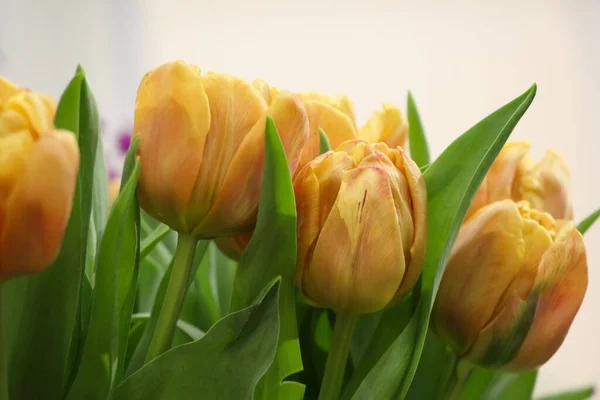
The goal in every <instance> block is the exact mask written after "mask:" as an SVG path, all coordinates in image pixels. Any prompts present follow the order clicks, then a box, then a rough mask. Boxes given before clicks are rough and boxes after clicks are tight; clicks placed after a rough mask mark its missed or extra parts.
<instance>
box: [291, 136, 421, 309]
mask: <svg viewBox="0 0 600 400" xmlns="http://www.w3.org/2000/svg"><path fill="white" fill-rule="evenodd" d="M294 191H295V193H296V206H297V213H298V262H297V266H296V276H295V280H296V284H297V286H298V287H299V288H300V290H301V292H302V293H303V295H304V296H305V297H306V298H307V299H309V300H310V301H312V302H313V303H315V304H316V305H318V306H322V307H330V308H332V309H334V310H335V311H349V312H353V313H367V312H375V311H378V310H380V309H382V308H383V307H385V306H386V305H387V304H388V303H389V302H390V301H391V300H392V299H394V298H396V297H401V296H403V295H405V294H406V293H408V292H409V291H410V290H411V289H412V287H413V286H414V284H415V282H416V281H417V279H418V277H419V275H420V273H421V268H422V264H423V259H424V254H425V232H426V192H425V184H424V180H423V178H422V176H421V173H420V171H419V168H418V167H417V166H416V165H415V163H414V162H413V161H412V160H411V159H410V158H409V157H408V156H407V155H406V154H405V153H404V151H403V150H402V149H401V148H398V149H390V148H389V147H388V146H387V145H386V144H384V143H378V144H375V145H371V144H368V143H366V142H364V141H361V140H353V141H348V142H345V143H343V144H342V145H341V146H339V147H338V148H337V149H336V150H335V151H329V152H327V153H325V154H323V155H321V156H319V157H317V158H316V159H315V160H313V161H311V162H309V163H308V164H306V165H305V166H304V167H303V168H302V170H300V172H299V173H298V174H297V175H296V177H295V178H294Z"/></svg>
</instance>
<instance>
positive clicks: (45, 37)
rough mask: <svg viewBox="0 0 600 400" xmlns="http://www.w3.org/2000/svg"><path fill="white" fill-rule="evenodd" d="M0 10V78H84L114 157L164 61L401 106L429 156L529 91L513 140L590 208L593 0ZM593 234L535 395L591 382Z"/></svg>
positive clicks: (36, 81)
mask: <svg viewBox="0 0 600 400" xmlns="http://www.w3.org/2000/svg"><path fill="white" fill-rule="evenodd" d="M82 3H84V2H80V1H75V0H56V1H46V2H44V1H33V0H0V21H1V23H0V74H2V75H6V76H8V77H9V78H11V79H13V80H14V81H16V82H17V83H19V84H21V85H26V86H29V87H33V88H36V89H40V90H45V91H47V92H49V93H51V94H53V95H55V96H58V95H59V93H60V92H61V90H62V89H63V88H64V86H65V84H66V83H67V82H68V80H69V79H70V76H71V75H72V73H73V71H74V69H75V66H76V64H77V63H81V64H82V65H83V66H84V68H85V69H86V71H87V73H88V76H89V79H90V82H91V84H92V86H93V89H94V92H95V94H96V96H97V99H98V102H99V105H100V108H101V113H102V115H103V118H104V121H105V128H106V132H107V137H106V138H105V140H106V145H107V147H110V148H112V147H114V145H113V142H114V136H115V134H116V132H117V131H118V130H119V129H122V128H126V127H128V126H129V124H130V123H131V120H132V108H133V103H134V99H135V91H136V88H137V85H138V83H139V80H140V78H141V76H142V75H143V73H144V72H146V71H147V70H148V69H150V68H152V67H154V66H156V65H158V64H159V63H162V62H165V61H167V60H172V59H175V58H181V59H184V60H186V61H188V62H194V63H197V64H198V65H199V66H200V67H201V68H202V69H203V70H204V71H209V70H216V71H221V72H230V73H234V74H237V75H240V76H242V77H244V78H247V79H254V78H255V77H262V78H265V79H268V80H269V81H270V82H272V83H273V84H275V85H278V86H282V87H287V88H289V89H292V90H310V89H316V90H320V91H323V92H329V93H332V94H333V93H338V92H344V93H347V94H348V95H350V96H351V97H352V98H353V99H354V101H355V105H356V109H357V117H358V119H359V120H364V119H366V118H367V117H368V116H369V114H370V112H371V111H372V110H374V109H376V108H377V107H379V105H380V103H382V102H383V101H392V102H395V103H397V104H399V105H401V106H403V107H404V105H405V96H406V91H407V90H408V89H411V90H412V91H413V93H414V95H415V97H416V99H417V102H418V105H419V107H420V110H421V113H422V117H423V119H424V122H425V125H426V128H427V131H428V133H429V137H430V141H431V147H432V151H433V153H434V154H436V155H437V154H439V152H440V151H441V150H442V149H443V148H444V147H445V146H446V145H448V144H449V143H450V142H451V141H452V140H453V138H455V137H456V136H457V135H458V134H460V133H461V132H463V131H464V130H466V129H467V128H468V127H470V126H471V125H472V124H474V123H475V122H477V121H478V120H479V119H481V118H482V117H484V116H485V115H487V114H488V113H490V112H491V111H493V110H494V109H496V108H497V107H499V106H500V105H502V104H504V103H505V102H507V101H509V100H511V99H512V98H514V97H516V96H517V95H518V94H520V93H522V92H523V91H525V90H526V89H527V88H528V87H529V85H530V84H531V83H533V82H537V83H538V85H539V91H538V95H537V98H536V100H535V102H534V104H533V106H532V107H531V109H530V111H529V112H528V113H527V114H526V116H525V117H524V119H523V120H522V122H521V123H520V124H519V126H518V127H517V129H516V131H515V133H514V137H517V138H528V139H529V140H531V142H532V144H533V148H534V154H535V155H536V156H539V157H541V156H542V154H543V152H544V151H545V149H546V148H548V147H555V148H558V149H560V150H561V151H562V153H563V154H564V155H565V157H566V159H567V160H568V162H569V163H570V166H571V171H572V175H573V192H574V197H575V210H576V215H577V217H578V218H582V217H584V216H585V215H587V214H588V213H590V212H591V211H593V210H594V208H595V207H598V206H600V186H599V185H598V182H599V181H598V177H597V171H598V165H599V164H600V158H599V157H598V145H599V144H600V141H599V139H598V134H599V133H600V119H599V118H598V109H599V108H600V79H599V73H600V44H599V42H598V40H599V39H600V25H598V22H597V21H598V18H599V17H600V2H596V1H593V0H589V1H585V0H579V1H562V2H561V1H539V2H524V1H518V0H516V1H507V0H504V1H498V2H496V4H495V5H492V4H491V2H483V1H478V0H472V1H454V2H441V1H440V2H436V3H434V2H426V1H392V0H369V1H358V0H346V1H343V0H341V1H318V0H302V1H291V0H282V1H275V0H273V1H243V0H222V1H218V2H217V1H213V2H210V1H206V0H194V1H169V2H167V1H164V2H163V1H159V0H148V1H117V0H115V1H103V2H101V1H99V2H89V4H82ZM599 241H600V226H596V227H595V228H594V229H592V230H591V231H590V232H589V233H588V234H587V235H586V242H587V246H588V252H589V266H590V281H591V283H590V286H589V289H588V293H587V297H586V299H585V302H584V305H583V308H582V310H581V312H580V314H579V316H578V317H577V319H576V321H575V323H574V324H573V327H572V329H571V332H570V334H569V336H568V338H567V340H566V342H565V344H564V345H563V347H562V348H561V350H560V351H559V352H558V354H557V355H556V356H555V357H554V358H553V359H552V360H551V361H550V362H549V363H548V364H547V365H546V366H545V367H544V368H543V369H542V373H541V376H540V379H539V387H538V391H539V393H547V392H550V391H554V390H558V389H562V388H567V387H571V386H574V385H583V384H587V383H591V382H595V383H596V384H599V383H600V365H599V363H598V360H600V339H599V338H598V333H597V332H598V329H599V328H600V320H599V318H598V315H599V312H600V270H599V268H600V248H599V247H598V243H599Z"/></svg>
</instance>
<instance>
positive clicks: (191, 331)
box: [131, 313, 205, 340]
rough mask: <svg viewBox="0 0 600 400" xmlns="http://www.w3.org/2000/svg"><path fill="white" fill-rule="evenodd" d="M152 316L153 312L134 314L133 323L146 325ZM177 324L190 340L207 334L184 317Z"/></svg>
mask: <svg viewBox="0 0 600 400" xmlns="http://www.w3.org/2000/svg"><path fill="white" fill-rule="evenodd" d="M151 316H152V314H151V313H138V314H133V315H132V316H131V323H132V324H139V325H145V324H147V323H148V321H149V320H150V318H151ZM140 322H141V324H140ZM175 324H176V326H177V329H179V330H180V331H181V332H182V333H184V334H185V335H187V337H188V338H189V339H190V340H198V339H201V338H202V337H203V336H204V335H205V333H204V332H203V331H202V330H200V329H199V328H198V327H196V326H194V325H193V324H190V323H189V322H186V321H184V320H182V319H178V320H177V322H176V323H175Z"/></svg>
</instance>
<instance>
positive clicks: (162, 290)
mask: <svg viewBox="0 0 600 400" xmlns="http://www.w3.org/2000/svg"><path fill="white" fill-rule="evenodd" d="M208 244H209V242H208V241H206V240H200V241H199V242H198V244H197V245H196V256H195V259H196V260H202V259H203V258H204V255H205V252H206V249H207V248H208ZM199 263H200V262H199V261H198V262H197V263H196V264H195V265H198V264H199ZM171 267H172V263H171V265H169V267H168V268H167V270H166V272H165V273H164V275H163V276H162V280H161V282H160V286H159V288H158V291H157V292H156V298H155V299H154V301H153V304H154V306H153V307H152V313H151V316H150V319H149V320H148V323H147V325H146V328H145V329H144V333H143V334H142V337H141V339H140V340H139V343H138V344H137V347H136V349H135V351H134V353H133V356H132V357H131V361H130V363H129V365H127V370H126V373H125V376H129V375H131V374H133V373H134V372H135V371H137V370H138V369H140V368H141V367H142V365H144V360H145V359H146V354H147V353H148V348H149V347H150V342H151V341H152V337H153V336H154V329H155V328H156V323H157V321H158V317H159V315H160V310H161V307H162V304H163V302H164V299H165V294H166V293H167V287H168V285H169V278H170V277H171ZM194 275H195V271H193V273H192V275H191V277H192V278H190V282H189V283H190V284H191V283H192V281H193V276H194ZM186 300H187V299H186Z"/></svg>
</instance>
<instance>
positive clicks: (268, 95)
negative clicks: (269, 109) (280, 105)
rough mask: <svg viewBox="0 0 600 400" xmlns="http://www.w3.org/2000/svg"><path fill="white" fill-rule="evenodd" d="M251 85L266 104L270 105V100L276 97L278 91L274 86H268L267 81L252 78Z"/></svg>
mask: <svg viewBox="0 0 600 400" xmlns="http://www.w3.org/2000/svg"><path fill="white" fill-rule="evenodd" d="M252 87H253V88H254V89H255V90H256V91H258V93H260V95H261V97H262V98H263V100H264V101H265V103H267V105H270V104H271V101H273V99H274V98H275V97H277V94H278V93H279V90H278V89H277V88H276V87H273V86H270V85H269V84H268V83H267V81H265V80H262V79H256V80H254V81H253V82H252Z"/></svg>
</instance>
